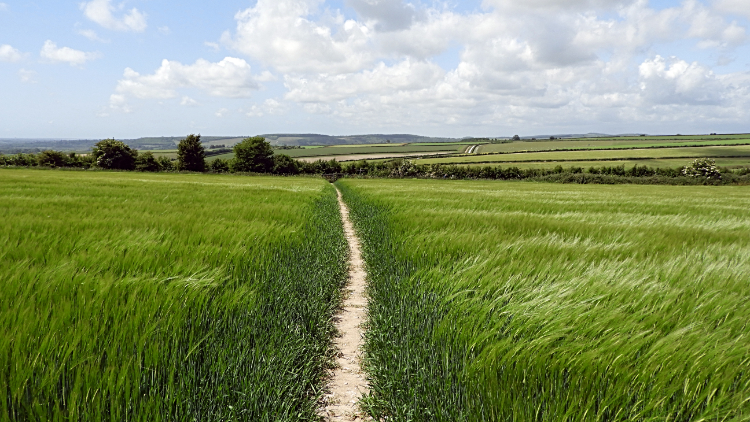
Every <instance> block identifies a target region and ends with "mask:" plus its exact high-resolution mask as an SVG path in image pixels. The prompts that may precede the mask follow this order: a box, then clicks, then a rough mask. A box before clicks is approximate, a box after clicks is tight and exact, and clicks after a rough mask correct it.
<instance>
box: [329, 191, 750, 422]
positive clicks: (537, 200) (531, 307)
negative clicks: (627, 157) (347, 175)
mask: <svg viewBox="0 0 750 422" xmlns="http://www.w3.org/2000/svg"><path fill="white" fill-rule="evenodd" d="M337 184H338V185H340V187H341V188H342V190H343V191H344V195H345V200H346V201H347V202H348V203H349V204H350V208H351V214H352V216H353V217H354V219H355V224H356V225H357V227H358V230H359V232H360V235H361V237H362V239H363V242H364V251H365V260H366V261H367V263H368V270H369V272H370V276H371V279H370V295H371V302H370V305H369V306H370V323H369V328H370V331H369V332H368V334H367V353H368V358H367V361H366V368H367V370H368V371H369V374H370V376H371V378H372V392H373V393H372V394H371V396H370V397H369V399H368V406H369V409H370V411H371V412H372V413H373V414H374V415H376V416H379V417H386V416H388V417H390V418H393V420H413V421H461V420H465V421H479V420H493V421H496V420H503V421H505V420H507V421H532V420H539V421H582V420H591V421H599V420H607V421H631V420H654V421H656V420H660V421H663V420H670V421H699V420H747V418H749V417H750V341H748V339H747V338H748V334H750V327H748V321H750V300H749V299H750V286H748V281H749V279H748V274H750V220H748V219H747V209H748V207H749V206H750V193H749V192H748V191H747V189H745V188H733V187H719V188H703V187H700V188H695V187H663V186H638V187H634V186H615V187H612V186H601V185H595V186H577V185H562V186H555V185H546V184H531V183H497V182H475V181H453V182H451V181H448V182H445V181H433V180H340V181H339V182H337Z"/></svg>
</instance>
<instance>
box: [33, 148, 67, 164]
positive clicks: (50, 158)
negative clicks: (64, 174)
mask: <svg viewBox="0 0 750 422" xmlns="http://www.w3.org/2000/svg"><path fill="white" fill-rule="evenodd" d="M36 161H37V164H39V165H40V166H45V167H65V166H67V165H68V157H66V156H65V154H63V153H62V152H60V151H52V150H46V151H42V152H40V153H39V154H37V156H36Z"/></svg>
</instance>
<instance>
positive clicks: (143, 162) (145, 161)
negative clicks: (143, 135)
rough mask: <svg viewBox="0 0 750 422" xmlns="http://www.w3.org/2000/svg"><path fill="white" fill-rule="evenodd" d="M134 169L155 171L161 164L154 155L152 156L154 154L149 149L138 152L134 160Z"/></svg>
mask: <svg viewBox="0 0 750 422" xmlns="http://www.w3.org/2000/svg"><path fill="white" fill-rule="evenodd" d="M135 169H136V170H138V171H153V172H156V171H159V170H161V166H160V165H159V162H158V161H157V160H156V157H154V154H153V153H152V152H151V151H146V152H144V153H143V154H140V155H139V156H138V158H137V159H136V160H135Z"/></svg>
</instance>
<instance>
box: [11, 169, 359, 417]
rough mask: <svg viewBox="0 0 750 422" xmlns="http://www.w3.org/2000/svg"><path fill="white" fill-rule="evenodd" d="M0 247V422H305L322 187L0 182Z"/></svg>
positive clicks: (319, 340) (325, 297)
mask: <svg viewBox="0 0 750 422" xmlns="http://www.w3.org/2000/svg"><path fill="white" fill-rule="evenodd" d="M0 242H1V243H2V244H3V245H5V246H4V247H3V248H2V251H0V283H1V284H2V292H3V293H2V296H1V297H0V351H1V353H0V368H2V370H0V386H2V389H3V390H2V391H3V393H4V394H5V397H4V399H3V400H0V415H1V416H0V419H2V420H78V421H103V420H117V421H123V420H143V421H159V420H170V421H172V420H185V421H188V420H191V421H192V420H202V421H205V420H252V421H278V420H288V421H298V420H317V417H316V413H315V411H316V406H317V398H318V397H319V395H320V394H321V393H320V389H321V376H322V374H323V372H324V369H325V365H326V364H327V362H328V360H329V356H328V355H329V342H330V338H331V335H332V330H333V326H332V324H331V321H330V320H331V315H332V312H333V310H334V309H335V308H336V307H337V306H338V303H339V296H340V292H339V290H340V287H341V286H342V283H343V282H344V280H345V277H346V266H345V263H346V261H345V258H346V242H345V239H344V237H343V230H342V228H341V225H340V216H339V212H338V205H337V202H336V195H335V190H334V189H333V188H332V187H331V186H330V185H329V184H328V183H326V182H324V181H322V180H319V179H309V178H295V179H285V178H270V177H266V178H247V177H245V178H241V177H232V176H205V175H164V174H158V175H154V174H143V173H110V172H93V173H89V172H66V171H38V170H36V171H35V170H3V171H2V175H1V176H0Z"/></svg>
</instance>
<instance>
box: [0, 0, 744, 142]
mask: <svg viewBox="0 0 750 422" xmlns="http://www.w3.org/2000/svg"><path fill="white" fill-rule="evenodd" d="M748 19H750V2H748V1H747V0H705V1H699V0H685V1H677V0H650V1H649V0H525V1H524V2H518V1H512V0H483V1H447V2H438V1H435V2H431V1H403V0H338V1H321V0H273V1H272V0H259V1H236V0H230V1H223V2H215V3H208V2H202V1H194V0H189V1H182V2H175V1H158V0H127V1H124V2H118V1H114V0H89V1H70V2H68V1H62V2H60V1H56V2H48V1H37V2H30V1H14V0H0V98H2V100H3V101H0V116H2V117H1V118H0V138H11V137H45V138H104V137H116V138H133V137H140V136H172V135H183V134H187V133H193V132H196V133H202V134H204V135H230V134H231V135H252V134H257V133H272V132H275V133H278V132H306V133H307V132H315V133H326V134H362V133H415V134H423V135H433V136H456V137H459V136H506V135H511V134H515V133H518V134H522V135H531V134H547V133H580V132H607V133H626V132H647V133H676V132H680V133H688V132H690V133H705V132H747V131H750V127H748V124H747V122H749V121H750V119H749V117H750V115H749V114H750V107H749V106H750V47H749V46H748V43H749V42H750V33H748V26H750V21H749V20H748Z"/></svg>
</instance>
